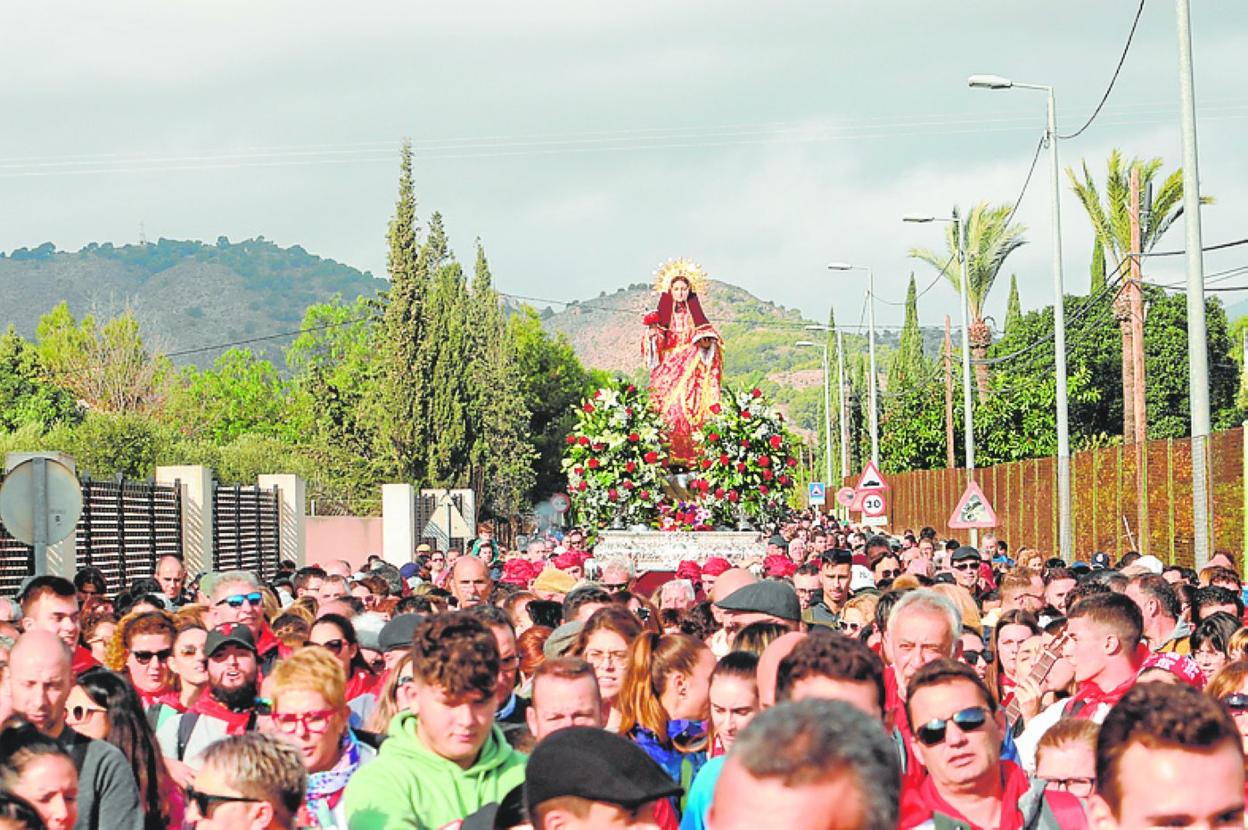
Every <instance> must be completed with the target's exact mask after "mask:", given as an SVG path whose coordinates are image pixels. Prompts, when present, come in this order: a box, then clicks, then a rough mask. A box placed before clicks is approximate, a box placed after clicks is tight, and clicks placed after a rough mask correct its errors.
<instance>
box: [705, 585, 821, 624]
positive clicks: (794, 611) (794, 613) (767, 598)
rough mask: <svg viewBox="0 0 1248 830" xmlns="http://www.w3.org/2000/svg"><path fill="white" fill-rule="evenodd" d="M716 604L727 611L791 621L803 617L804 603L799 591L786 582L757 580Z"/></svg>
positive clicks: (796, 620)
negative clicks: (798, 593)
mask: <svg viewBox="0 0 1248 830" xmlns="http://www.w3.org/2000/svg"><path fill="white" fill-rule="evenodd" d="M715 604H716V605H717V606H719V607H720V608H722V609H723V610H725V611H742V612H746V613H752V614H769V615H771V616H773V617H779V618H780V619H782V620H788V621H790V622H798V621H800V620H801V619H802V604H801V603H800V602H798V599H797V591H795V590H793V587H792V586H791V585H789V584H787V583H784V582H772V581H764V582H755V583H753V584H752V585H746V586H745V587H743V588H738V589H737V590H735V591H733V592H732V593H731V594H729V595H728V596H726V597H724V598H723V599H721V600H720V601H719V602H717V603H715Z"/></svg>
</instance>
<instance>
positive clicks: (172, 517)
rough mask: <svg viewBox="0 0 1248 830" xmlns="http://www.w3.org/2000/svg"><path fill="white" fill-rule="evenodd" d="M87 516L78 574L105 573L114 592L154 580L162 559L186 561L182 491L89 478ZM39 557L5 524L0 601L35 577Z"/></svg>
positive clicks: (79, 532)
mask: <svg viewBox="0 0 1248 830" xmlns="http://www.w3.org/2000/svg"><path fill="white" fill-rule="evenodd" d="M81 484H82V516H81V517H80V518H79V519H78V526H77V529H76V531H75V539H74V549H75V554H76V559H75V565H74V567H75V568H83V567H87V566H88V565H90V566H93V567H96V568H99V569H100V570H101V571H102V572H103V573H104V576H105V578H106V579H107V580H108V589H109V591H110V592H114V593H115V592H117V591H120V590H123V589H124V588H125V587H126V586H128V585H129V584H130V583H131V582H133V581H134V580H135V579H137V578H139V577H145V576H151V575H152V573H153V571H154V570H155V567H156V559H157V558H158V557H160V556H162V555H164V554H166V553H172V554H175V555H177V556H181V555H182V496H181V487H179V486H178V484H177V483H176V482H175V483H174V484H155V483H153V482H151V481H127V480H126V479H122V478H118V479H116V480H114V481H96V480H94V479H92V478H90V477H89V476H83V477H82V479H81ZM34 568H35V563H34V551H33V550H32V548H31V547H30V546H29V545H24V544H22V543H21V542H19V541H18V540H16V539H14V538H13V537H12V536H10V535H9V534H8V532H7V531H6V530H5V528H4V525H3V524H0V595H12V594H14V593H16V591H17V589H18V587H19V586H20V585H21V582H22V580H23V579H25V578H26V577H27V576H29V575H30V574H32V573H34Z"/></svg>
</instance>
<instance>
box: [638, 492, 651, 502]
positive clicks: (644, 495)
mask: <svg viewBox="0 0 1248 830" xmlns="http://www.w3.org/2000/svg"><path fill="white" fill-rule="evenodd" d="M637 495H639V496H641V500H642V501H649V500H650V491H649V490H641V491H639V492H638V493H637Z"/></svg>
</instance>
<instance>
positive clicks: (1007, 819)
mask: <svg viewBox="0 0 1248 830" xmlns="http://www.w3.org/2000/svg"><path fill="white" fill-rule="evenodd" d="M1030 788H1031V783H1030V782H1029V781H1028V780H1027V773H1025V772H1023V770H1022V768H1020V767H1019V766H1018V765H1017V764H1015V763H1014V762H1012V761H1002V762H1001V820H1000V822H999V823H998V824H997V827H996V830H1021V828H1022V826H1023V814H1022V812H1021V811H1020V810H1019V809H1018V800H1019V799H1020V798H1022V797H1023V795H1024V794H1025V793H1026V792H1027V790H1029V789H1030ZM935 813H940V814H941V815H945V816H948V817H950V818H952V819H954V820H955V821H960V822H963V823H965V824H966V825H968V826H969V827H971V828H972V830H989V828H985V827H980V826H979V825H977V824H973V823H972V822H970V821H968V820H967V819H966V818H965V817H964V816H963V815H962V814H961V813H959V812H958V810H957V808H956V807H954V806H953V805H951V804H950V803H949V802H948V801H945V799H944V797H943V796H941V794H940V793H939V792H937V791H936V784H935V782H933V781H932V779H931V778H930V777H929V778H927V779H925V780H924V781H923V783H922V784H920V785H918V786H917V787H912V786H909V785H908V784H907V786H906V787H905V788H904V789H903V790H902V793H901V822H900V824H899V825H898V826H899V827H901V828H902V830H909V828H911V827H917V826H919V825H920V824H922V823H924V822H925V821H930V820H931V819H932V817H933V815H934V814H935Z"/></svg>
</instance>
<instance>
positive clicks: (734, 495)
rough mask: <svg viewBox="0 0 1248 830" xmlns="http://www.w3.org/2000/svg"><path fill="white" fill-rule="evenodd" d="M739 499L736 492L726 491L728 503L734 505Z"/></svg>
mask: <svg viewBox="0 0 1248 830" xmlns="http://www.w3.org/2000/svg"><path fill="white" fill-rule="evenodd" d="M739 498H741V497H740V496H738V495H737V491H736V490H729V491H728V501H730V502H733V503H734V504H735V503H736V501H737V499H739Z"/></svg>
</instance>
